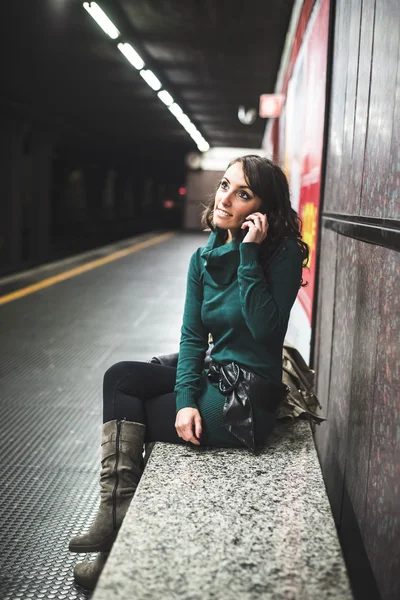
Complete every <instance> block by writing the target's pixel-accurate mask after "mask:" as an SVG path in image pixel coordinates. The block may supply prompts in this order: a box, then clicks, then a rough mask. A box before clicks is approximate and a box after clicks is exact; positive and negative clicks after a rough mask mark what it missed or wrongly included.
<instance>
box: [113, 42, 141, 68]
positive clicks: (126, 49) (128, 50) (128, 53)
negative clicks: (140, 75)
mask: <svg viewBox="0 0 400 600" xmlns="http://www.w3.org/2000/svg"><path fill="white" fill-rule="evenodd" d="M118 50H120V51H121V52H122V54H123V55H124V56H125V57H126V58H127V59H128V60H129V62H130V63H131V65H133V66H134V67H135V69H137V70H138V71H140V69H143V67H144V62H143V60H142V59H141V57H140V56H139V54H138V53H137V52H136V50H135V49H134V48H133V47H132V46H131V45H130V44H118Z"/></svg>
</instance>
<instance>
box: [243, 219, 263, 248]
mask: <svg viewBox="0 0 400 600" xmlns="http://www.w3.org/2000/svg"><path fill="white" fill-rule="evenodd" d="M246 227H247V228H248V233H247V234H246V235H245V237H244V239H243V241H242V244H243V243H247V242H256V243H257V244H261V242H262V241H264V240H265V238H266V237H267V233H268V219H267V215H263V214H262V213H260V212H255V213H251V215H247V217H246V221H245V222H244V223H243V224H242V226H241V229H245V228H246Z"/></svg>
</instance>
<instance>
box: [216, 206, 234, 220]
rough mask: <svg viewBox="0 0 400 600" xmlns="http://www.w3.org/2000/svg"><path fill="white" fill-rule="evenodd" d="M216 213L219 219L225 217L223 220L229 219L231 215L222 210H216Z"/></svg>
mask: <svg viewBox="0 0 400 600" xmlns="http://www.w3.org/2000/svg"><path fill="white" fill-rule="evenodd" d="M216 213H217V215H218V216H219V217H225V218H227V217H228V218H229V217H231V216H232V215H229V214H228V213H226V212H224V211H223V210H221V209H220V208H217V210H216Z"/></svg>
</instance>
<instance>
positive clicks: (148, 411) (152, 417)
mask: <svg viewBox="0 0 400 600" xmlns="http://www.w3.org/2000/svg"><path fill="white" fill-rule="evenodd" d="M175 380H176V369H175V368H174V367H165V366H163V365H158V364H153V363H146V362H137V361H136V362H119V363H117V364H115V365H113V366H112V367H110V368H109V369H108V371H106V373H105V375H104V383H103V423H106V422H107V421H112V420H114V419H126V420H127V421H135V422H136V423H144V424H145V425H146V438H145V442H171V443H173V444H190V442H186V441H185V440H183V439H182V438H180V437H179V436H178V434H177V432H176V429H175V418H176V407H175V396H176V394H175V392H174V387H175Z"/></svg>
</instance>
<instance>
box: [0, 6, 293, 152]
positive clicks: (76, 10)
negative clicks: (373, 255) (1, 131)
mask: <svg viewBox="0 0 400 600" xmlns="http://www.w3.org/2000/svg"><path fill="white" fill-rule="evenodd" d="M98 3H99V4H100V5H101V6H102V8H103V9H104V10H105V12H106V13H107V14H108V15H109V17H110V18H111V19H112V20H113V22H114V23H115V25H116V26H117V27H118V29H119V31H120V32H121V34H122V39H120V40H112V39H111V38H109V37H108V36H107V35H106V34H105V33H104V32H103V31H102V30H101V29H100V28H99V27H98V25H97V24H96V23H95V22H94V21H93V19H92V18H91V17H90V15H89V14H88V13H87V12H86V11H85V10H84V8H83V6H82V2H78V1H77V0H19V1H18V2H14V1H13V2H3V3H1V4H2V6H1V8H0V14H1V28H2V29H3V31H2V36H1V41H2V45H3V49H2V54H3V62H4V63H5V64H4V69H3V82H5V85H4V86H2V87H3V89H2V92H1V93H0V98H1V103H2V105H3V114H7V111H10V110H11V111H12V112H13V113H15V112H18V113H19V114H20V115H21V116H23V117H25V116H28V117H33V118H34V120H36V121H39V122H41V123H43V124H44V125H45V126H46V127H47V128H50V130H51V131H56V132H57V136H58V140H59V143H60V144H64V145H67V146H68V145H69V146H71V147H74V146H79V147H80V148H92V149H93V148H97V149H99V148H107V149H109V150H110V151H115V152H118V151H124V150H126V149H135V148H136V149H141V150H142V151H143V153H146V152H152V153H155V154H160V156H161V155H162V153H163V152H164V153H165V152H166V153H169V152H174V151H177V152H186V151H189V150H196V149H197V148H196V145H195V143H194V142H193V141H192V139H191V138H190V136H189V135H188V134H187V132H186V131H185V130H184V129H183V127H182V126H181V125H180V124H179V123H178V122H177V121H176V119H175V117H174V116H173V115H172V114H171V113H170V112H169V110H168V109H167V107H166V106H165V105H164V104H163V103H162V102H161V101H160V100H159V98H158V97H157V94H156V92H154V91H153V90H151V89H150V88H149V87H148V86H147V84H146V83H145V82H144V81H143V79H142V78H141V77H140V75H139V73H138V71H136V70H135V69H134V68H133V67H132V66H131V65H130V64H129V63H128V62H127V60H126V58H125V57H124V56H123V55H122V54H121V53H120V52H119V50H118V49H117V42H118V41H128V42H130V43H131V44H132V45H133V46H134V47H135V48H136V49H137V50H138V52H140V54H141V55H142V57H143V59H144V60H145V62H146V67H147V68H150V69H152V70H153V71H154V72H155V73H156V75H157V76H158V77H159V78H160V80H161V81H162V83H163V84H164V87H165V88H166V89H167V90H168V91H169V92H170V93H171V94H172V95H173V96H174V98H175V99H176V101H177V102H178V103H179V104H180V105H181V106H182V108H183V109H184V111H185V112H186V114H187V115H188V116H189V117H190V119H191V120H192V122H193V123H194V124H195V125H196V127H197V128H198V129H199V130H200V132H201V133H202V134H203V136H204V137H205V139H206V140H207V141H208V142H209V144H210V145H211V146H239V147H249V148H259V147H260V146H261V140H262V136H263V132H264V129H265V125H266V120H265V119H261V118H260V117H258V116H257V119H256V121H255V123H253V124H252V125H243V124H242V123H241V122H240V121H239V120H238V117H237V113H238V106H239V105H243V106H244V107H245V108H246V109H250V108H256V109H258V104H259V96H260V94H262V93H272V92H273V91H274V85H275V81H276V77H277V73H278V68H279V64H280V58H281V55H282V52H283V47H284V42H285V36H286V33H287V29H288V26H289V20H290V15H291V11H292V7H293V0H248V1H247V2H244V1H243V0H231V1H230V2H228V1H226V0H179V1H178V0H169V1H167V0H114V1H109V2H107V1H101V0H98ZM4 57H5V58H6V60H5V61H4Z"/></svg>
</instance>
